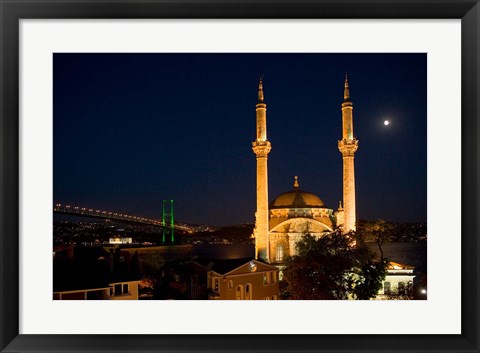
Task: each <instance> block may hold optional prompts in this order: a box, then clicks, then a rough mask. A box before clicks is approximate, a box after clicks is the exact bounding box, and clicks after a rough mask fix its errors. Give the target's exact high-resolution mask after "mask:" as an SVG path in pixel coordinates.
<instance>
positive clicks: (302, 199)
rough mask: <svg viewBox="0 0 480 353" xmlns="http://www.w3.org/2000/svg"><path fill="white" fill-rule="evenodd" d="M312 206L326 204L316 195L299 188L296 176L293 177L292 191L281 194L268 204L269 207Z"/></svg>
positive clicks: (323, 205)
mask: <svg viewBox="0 0 480 353" xmlns="http://www.w3.org/2000/svg"><path fill="white" fill-rule="evenodd" d="M312 207H326V206H325V204H324V203H323V201H322V200H321V199H320V198H319V197H318V196H317V195H315V194H312V193H310V192H306V191H302V190H300V189H299V185H298V177H295V182H294V184H293V190H292V191H288V192H285V193H283V194H281V195H280V196H278V197H277V198H276V199H275V200H273V202H272V203H271V204H270V209H275V208H312Z"/></svg>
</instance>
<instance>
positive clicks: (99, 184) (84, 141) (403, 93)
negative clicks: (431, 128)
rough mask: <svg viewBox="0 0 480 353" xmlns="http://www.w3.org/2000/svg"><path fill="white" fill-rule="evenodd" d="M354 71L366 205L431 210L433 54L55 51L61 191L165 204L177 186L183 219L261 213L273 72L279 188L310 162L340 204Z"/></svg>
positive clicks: (58, 194)
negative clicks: (258, 131)
mask: <svg viewBox="0 0 480 353" xmlns="http://www.w3.org/2000/svg"><path fill="white" fill-rule="evenodd" d="M346 71H348V75H349V81H350V93H351V97H352V101H353V104H354V134H355V137H356V138H357V139H358V140H359V149H358V151H357V153H356V155H355V172H356V190H357V218H360V219H370V220H374V219H380V218H381V219H385V220H390V221H400V222H406V221H426V218H427V118H426V114H427V56H426V54H54V77H53V83H54V102H53V107H54V195H53V201H54V202H56V203H57V202H59V203H69V204H72V205H78V206H82V207H92V208H95V209H102V210H109V211H122V212H130V213H132V214H135V215H139V216H148V217H160V216H161V203H162V200H163V199H174V200H175V216H176V219H177V220H180V221H184V222H187V223H205V224H207V223H208V224H216V225H228V224H240V223H245V222H253V221H254V212H255V207H256V201H255V185H256V184H255V183H256V178H255V168H256V162H255V156H254V154H253V152H252V150H251V142H252V141H253V140H254V139H255V103H256V98H257V85H258V78H259V76H260V75H261V74H263V75H264V91H265V100H266V103H267V125H268V128H267V133H268V139H269V140H270V141H271V143H272V151H271V152H270V155H269V160H268V168H269V193H270V201H272V200H273V198H274V197H275V196H278V195H279V194H280V193H282V192H285V191H288V190H290V189H292V185H293V177H294V175H298V176H299V180H300V187H301V189H302V190H305V191H309V192H312V193H315V194H317V195H318V196H319V197H320V198H321V199H322V200H323V201H324V202H325V203H326V204H327V206H329V207H330V208H333V209H336V208H337V207H338V201H339V200H341V199H342V159H341V154H340V152H339V151H338V148H337V141H338V140H339V139H340V138H341V110H340V104H341V102H342V99H343V80H344V74H345V72H346ZM385 119H388V120H390V125H389V126H387V127H386V126H384V125H383V121H384V120H385Z"/></svg>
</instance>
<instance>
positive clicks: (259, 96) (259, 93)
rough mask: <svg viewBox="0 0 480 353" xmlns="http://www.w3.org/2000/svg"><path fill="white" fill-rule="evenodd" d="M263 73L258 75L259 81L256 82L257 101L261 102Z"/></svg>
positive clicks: (262, 98)
mask: <svg viewBox="0 0 480 353" xmlns="http://www.w3.org/2000/svg"><path fill="white" fill-rule="evenodd" d="M262 81H263V75H262V76H260V81H259V82H258V103H263V101H264V97H263V82H262Z"/></svg>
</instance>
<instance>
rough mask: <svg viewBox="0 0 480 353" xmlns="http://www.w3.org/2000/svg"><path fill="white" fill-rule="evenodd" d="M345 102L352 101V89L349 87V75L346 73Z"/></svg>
mask: <svg viewBox="0 0 480 353" xmlns="http://www.w3.org/2000/svg"><path fill="white" fill-rule="evenodd" d="M343 100H344V101H345V102H348V101H349V100H350V88H349V87H348V73H346V72H345V84H344V88H343Z"/></svg>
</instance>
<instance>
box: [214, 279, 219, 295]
mask: <svg viewBox="0 0 480 353" xmlns="http://www.w3.org/2000/svg"><path fill="white" fill-rule="evenodd" d="M213 281H214V282H213V290H214V291H215V292H217V293H220V278H214V279H213Z"/></svg>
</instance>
